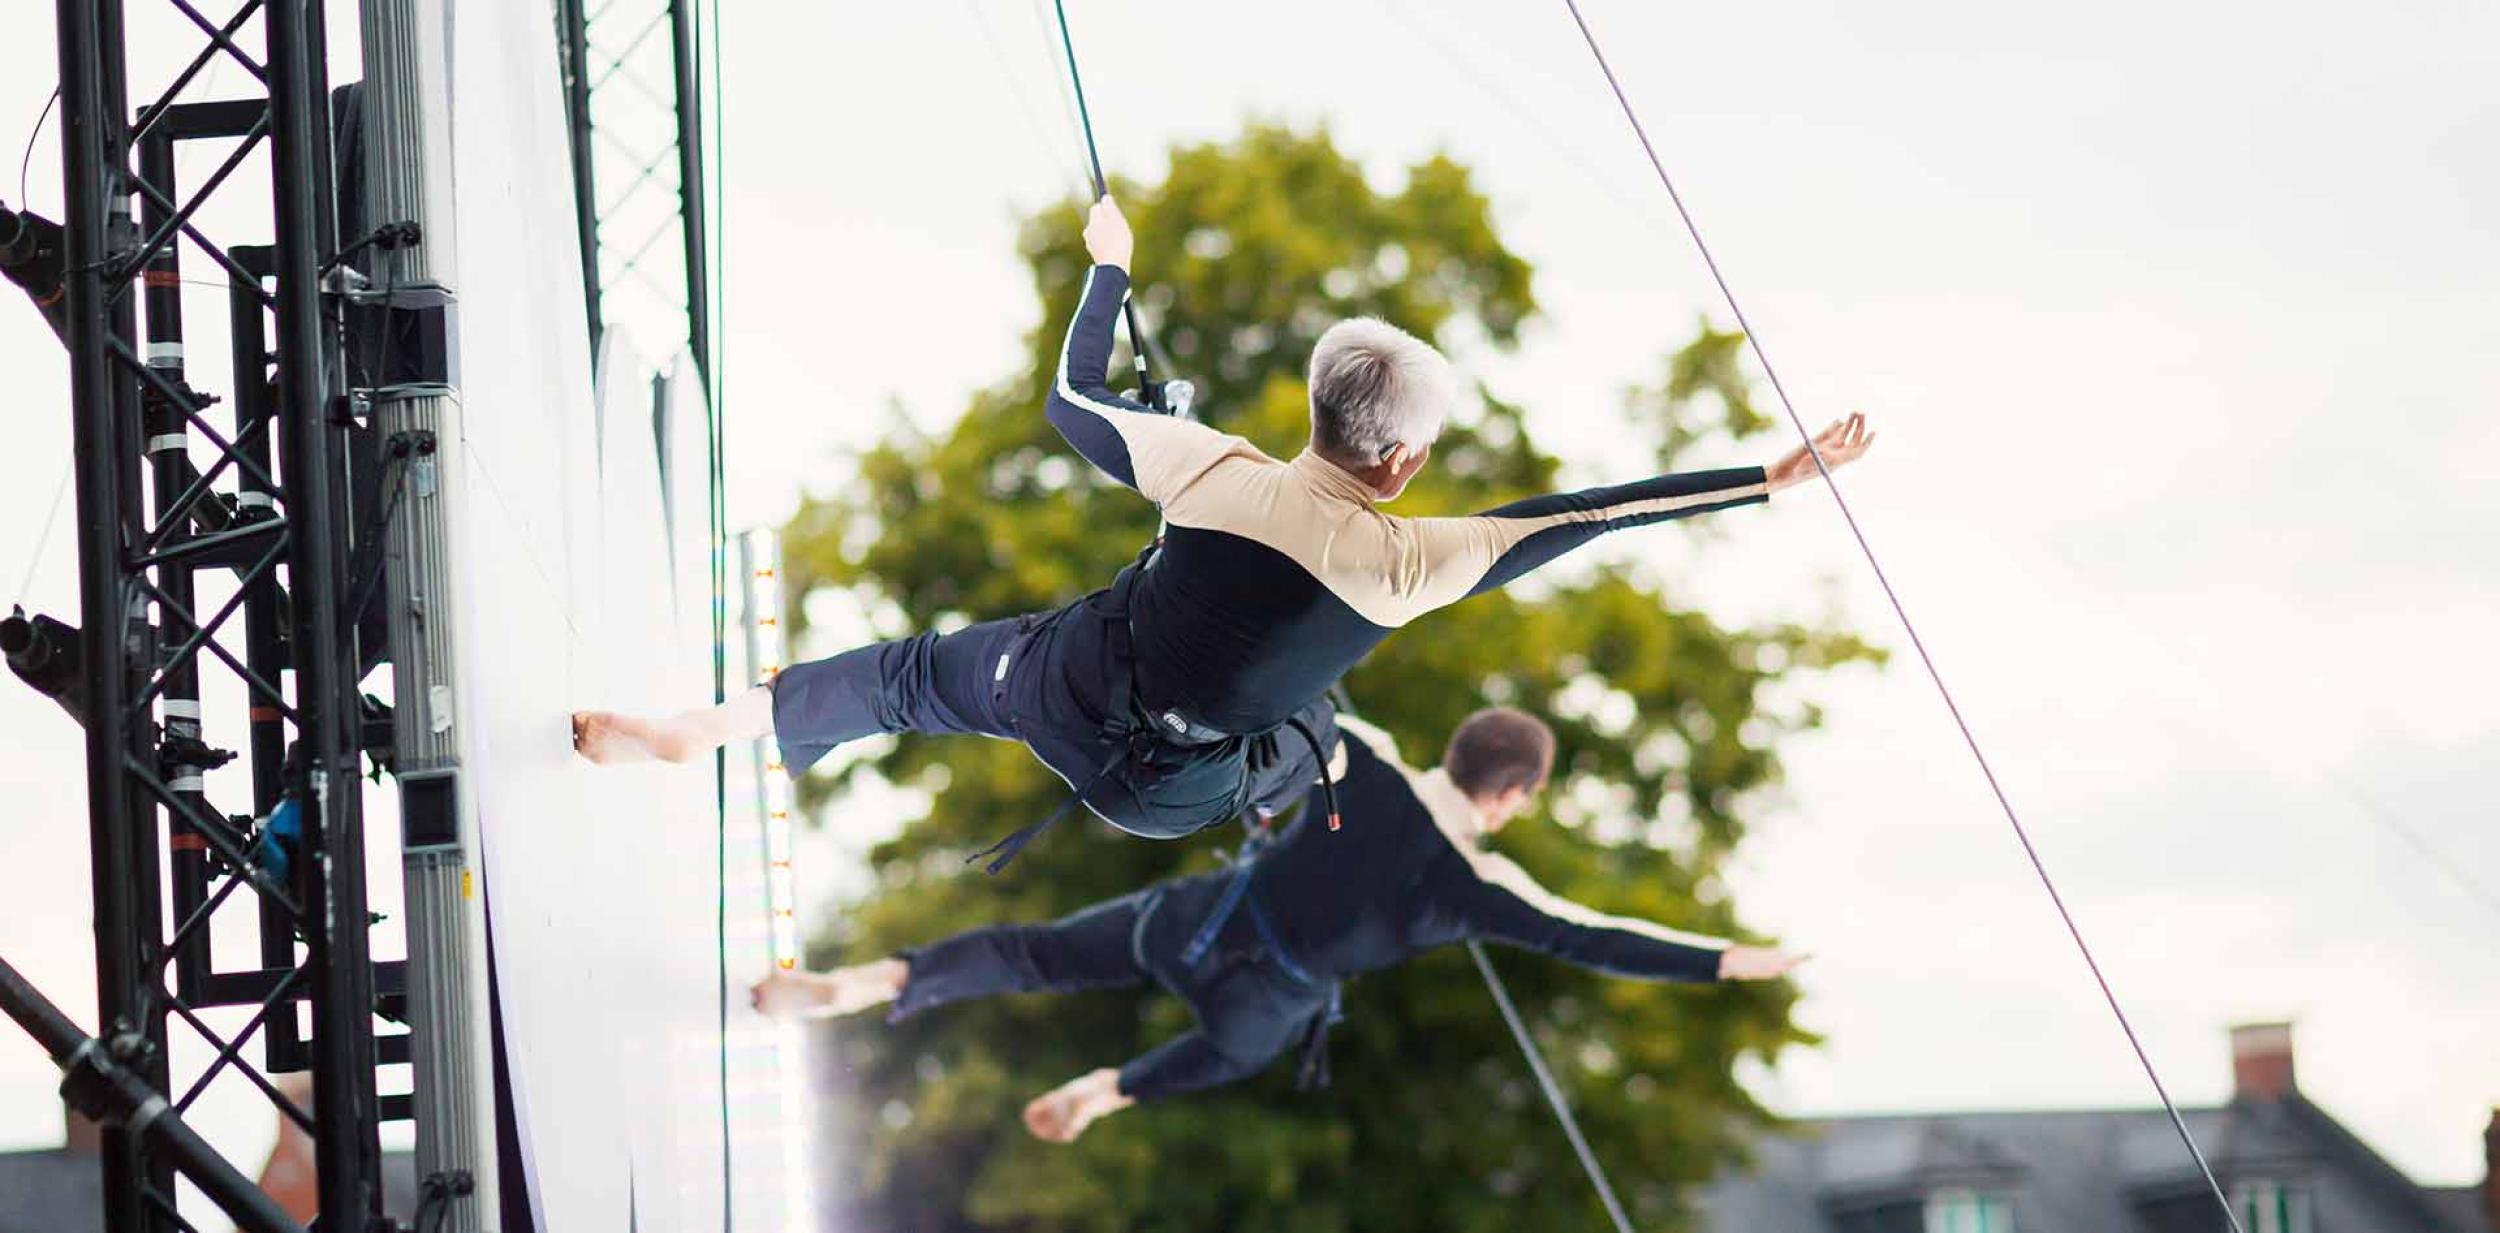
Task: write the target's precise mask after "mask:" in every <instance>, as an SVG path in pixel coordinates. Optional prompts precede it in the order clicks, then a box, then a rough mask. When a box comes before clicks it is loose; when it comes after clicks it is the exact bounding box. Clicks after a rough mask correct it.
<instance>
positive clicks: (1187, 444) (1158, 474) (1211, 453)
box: [1045, 197, 1228, 504]
mask: <svg viewBox="0 0 2500 1233" xmlns="http://www.w3.org/2000/svg"><path fill="white" fill-rule="evenodd" d="M1085 243H1086V249H1087V251H1088V252H1089V253H1090V254H1091V255H1092V256H1093V258H1094V262H1095V264H1094V268H1093V269H1091V270H1088V271H1086V274H1085V288H1084V290H1083V291H1081V292H1079V293H1078V295H1077V305H1076V316H1075V317H1074V318H1073V319H1071V320H1070V321H1069V322H1068V333H1067V337H1066V338H1065V339H1064V340H1062V342H1061V343H1060V347H1059V365H1058V368H1057V370H1056V371H1054V372H1053V373H1052V375H1051V383H1050V394H1049V396H1048V399H1047V401H1046V404H1045V412H1046V414H1048V415H1049V417H1050V423H1051V426H1052V427H1054V428H1057V429H1058V430H1059V435H1060V436H1062V437H1064V438H1066V439H1067V442H1068V444H1069V445H1072V446H1074V447H1076V452H1077V453H1079V454H1082V455H1084V456H1085V460H1086V461H1087V462H1090V463H1092V464H1094V465H1095V466H1096V467H1099V468H1101V469H1102V472H1103V473H1104V474H1106V475H1109V476H1110V477H1111V478H1113V479H1116V480H1118V481H1120V482H1121V483H1123V484H1126V485H1128V486H1129V487H1131V488H1134V489H1136V490H1137V491H1139V492H1140V493H1143V494H1145V496H1146V498H1147V499H1148V500H1150V501H1154V502H1156V503H1158V504H1160V503H1161V502H1162V501H1164V500H1165V499H1166V498H1167V497H1169V496H1170V495H1171V494H1172V493H1173V492H1174V491H1176V490H1177V489H1178V488H1179V486H1180V485H1181V484H1182V483H1183V482H1185V481H1186V480H1187V479H1188V478H1189V477H1190V476H1193V475H1195V474H1196V473H1197V471H1199V470H1202V469H1204V467H1205V466H1206V465H1207V464H1208V463H1209V462H1212V461H1213V460H1214V459H1215V458H1218V457H1221V456H1222V454H1223V452H1224V449H1225V447H1226V445H1227V443H1228V439H1227V438H1226V437H1225V436H1224V435H1223V434H1221V433H1218V432H1216V431H1215V430H1213V429H1211V428H1207V427H1204V426H1202V425H1198V424H1193V423H1190V422H1188V421H1186V420H1182V419H1178V418H1175V417H1173V416H1169V415H1165V414H1163V413H1161V412H1159V411H1156V410H1155V409H1154V408H1152V407H1149V406H1147V405H1146V404H1144V403H1141V402H1135V401H1132V400H1130V399H1126V398H1122V397H1120V396H1119V395H1118V394H1115V393H1113V392H1112V390H1111V384H1110V368H1111V340H1112V334H1113V332H1114V330H1115V329H1116V328H1117V327H1118V325H1119V321H1120V306H1121V304H1123V303H1124V302H1126V301H1127V299H1128V291H1129V276H1128V262H1129V252H1130V242H1129V236H1128V224H1127V222H1126V221H1125V220H1122V219H1121V218H1120V210H1119V207H1118V206H1116V205H1114V204H1112V201H1111V199H1110V198H1108V197H1105V198H1103V199H1102V200H1101V201H1098V202H1096V203H1095V204H1094V212H1093V220H1092V221H1091V222H1090V223H1088V224H1087V226H1086V228H1085Z"/></svg>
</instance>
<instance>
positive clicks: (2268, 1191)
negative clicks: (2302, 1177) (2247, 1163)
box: [2231, 1180, 2316, 1233]
mask: <svg viewBox="0 0 2500 1233" xmlns="http://www.w3.org/2000/svg"><path fill="white" fill-rule="evenodd" d="M2231 1206H2232V1208H2233V1209H2234V1210H2236V1211H2238V1212H2239V1214H2240V1227H2241V1228H2243V1229H2245V1230H2247V1233H2316V1226H2315V1225H2314V1224H2312V1223H2311V1220H2310V1214H2309V1190H2308V1188H2307V1187H2304V1186H2297V1185H2293V1184H2291V1183H2289V1182H2280V1181H2265V1180H2260V1181H2250V1182H2241V1183H2239V1184H2238V1185H2235V1186H2233V1187H2231Z"/></svg>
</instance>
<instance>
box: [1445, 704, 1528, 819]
mask: <svg viewBox="0 0 2500 1233" xmlns="http://www.w3.org/2000/svg"><path fill="white" fill-rule="evenodd" d="M1441 769H1442V770H1443V771H1445V772H1447V773H1448V774H1449V777H1450V782H1451V783H1454V784H1457V785H1458V790H1459V791H1461V792H1464V793H1466V794H1467V795H1468V797H1469V798H1470V799H1477V798H1482V797H1487V796H1498V795H1500V794H1502V793H1503V792H1506V791H1508V790H1510V789H1512V788H1526V789H1528V790H1530V791H1534V790H1536V789H1537V788H1539V787H1541V786H1543V785H1544V783H1545V777H1546V776H1547V775H1548V774H1550V773H1552V771H1553V769H1554V730H1553V729H1552V728H1549V727H1546V726H1545V721H1544V720H1542V719H1539V718H1537V717H1536V716H1534V715H1531V714H1529V713H1527V712H1526V711H1522V710H1519V709H1518V708H1516V707H1507V706H1489V707H1486V708H1485V709H1483V710H1481V711H1478V712H1476V713H1475V714H1473V715H1470V716H1468V717H1467V720H1466V722H1465V723H1462V724H1460V725H1458V731H1456V732H1453V733H1451V734H1450V743H1449V746H1448V747H1447V748H1446V749H1443V750H1442V751H1441Z"/></svg>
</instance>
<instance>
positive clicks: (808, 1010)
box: [747, 959, 911, 1019]
mask: <svg viewBox="0 0 2500 1233" xmlns="http://www.w3.org/2000/svg"><path fill="white" fill-rule="evenodd" d="M910 978H911V965H909V964H907V963H905V962H904V961H902V960H900V959H879V960H877V961H875V962H873V963H855V964H852V965H851V966H849V967H847V968H836V969H834V970H833V971H831V972H784V971H776V972H774V973H773V974H772V975H770V976H767V977H765V978H764V979H763V980H760V981H757V982H756V984H755V988H754V989H753V990H751V991H749V993H748V994H747V1001H748V1002H749V1003H750V1004H751V1005H753V1006H754V1007H755V1009H756V1010H758V1011H760V1012H762V1013H764V1014H767V1015H770V1016H772V1017H773V1018H775V1019H794V1018H811V1019H812V1018H824V1017H828V1016H833V1015H851V1014H857V1013H859V1012H860V1011H863V1010H866V1009H868V1008H869V1007H871V1006H883V1005H884V1004H886V1003H887V1002H891V1001H893V1000H894V999H895V998H897V997H899V996H901V995H902V992H903V984H904V982H905V981H907V980H909V979H910Z"/></svg>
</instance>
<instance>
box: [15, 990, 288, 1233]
mask: <svg viewBox="0 0 2500 1233" xmlns="http://www.w3.org/2000/svg"><path fill="white" fill-rule="evenodd" d="M0 1012H6V1013H7V1014H8V1016H9V1017H10V1018H12V1019H15V1020H17V1024H18V1026H19V1027H22V1028H24V1029H26V1034H27V1035H29V1036H32V1037H34V1038H35V1041H36V1043H37V1044H40V1045H42V1046H43V1051H44V1052H45V1053H46V1054H48V1055H50V1056H51V1058H52V1061H53V1063H54V1064H55V1065H58V1066H59V1067H60V1068H61V1070H62V1072H63V1073H64V1076H65V1077H64V1078H63V1080H62V1082H61V1094H62V1096H63V1097H64V1098H65V1099H66V1100H67V1101H68V1102H69V1104H70V1106H71V1107H72V1108H75V1109H77V1110H78V1111H79V1112H80V1113H82V1114H84V1115H86V1116H88V1117H92V1118H94V1119H95V1120H96V1121H97V1122H98V1123H100V1124H101V1125H103V1126H104V1127H106V1132H107V1133H108V1134H120V1135H128V1136H132V1137H137V1136H142V1135H144V1136H146V1137H147V1138H148V1139H149V1140H150V1141H151V1142H152V1143H153V1145H154V1146H156V1147H157V1148H159V1149H161V1154H162V1155H163V1156H164V1158H165V1159H166V1160H167V1161H169V1162H173V1163H178V1164H179V1165H180V1166H181V1168H182V1173H183V1175H184V1176H185V1177H188V1178H190V1179H191V1181H192V1183H193V1184H195V1185H197V1186H198V1187H199V1188H200V1191H201V1192H202V1193H203V1194H206V1195H207V1196H208V1197H209V1199H210V1200H211V1201H213V1202H215V1203H216V1204H217V1206H218V1207H220V1208H222V1209H224V1210H225V1212H226V1214H227V1215H229V1216H232V1217H234V1221H235V1223H236V1225H238V1226H240V1227H241V1228H243V1229H246V1230H249V1231H250V1233H303V1229H302V1228H301V1227H300V1226H298V1225H297V1224H296V1223H295V1222H294V1221H293V1220H290V1219H288V1218H287V1214H286V1212H284V1211H283V1210H281V1209H280V1208H279V1207H278V1205H277V1203H276V1202H274V1201H273V1200H271V1199H270V1197H269V1196H268V1195H266V1194H263V1193H261V1190H260V1187H258V1186H255V1185H253V1184H252V1182H251V1179H249V1178H246V1177H244V1176H243V1175H242V1174H241V1173H238V1172H236V1171H235V1168H234V1166H233V1165H230V1164H227V1163H226V1159H225V1157H223V1156H220V1155H218V1154H217V1149H215V1148H213V1147H210V1146H209V1145H208V1144H207V1143H206V1142H205V1141H203V1140H202V1139H201V1138H200V1137H199V1136H198V1135H197V1134H195V1133H193V1132H192V1130H191V1128H190V1127H189V1126H188V1125H186V1124H184V1122H183V1120H182V1116H181V1115H180V1114H178V1113H176V1112H174V1111H173V1110H172V1108H170V1107H169V1106H168V1105H167V1104H166V1101H165V1097H164V1094H163V1093H162V1092H159V1091H157V1090H156V1089H154V1088H151V1087H149V1086H148V1085H147V1081H146V1080H144V1079H142V1078H140V1077H139V1076H138V1075H136V1074H133V1073H132V1072H131V1071H130V1070H128V1069H127V1068H125V1067H123V1066H122V1065H121V1064H120V1063H119V1062H117V1061H115V1060H114V1058H113V1056H112V1051H111V1050H110V1049H109V1048H108V1047H106V1045H105V1043H104V1042H102V1041H98V1040H95V1039H93V1038H90V1037H89V1036H88V1035H87V1034H86V1033H84V1032H81V1031H79V1030H78V1025H77V1024H75V1023H72V1022H71V1021H70V1018H69V1016H67V1015H64V1014H62V1013H61V1008H60V1007H58V1006H55V1005H53V1004H52V1000H51V999H49V998H47V997H45V996H43V994H42V992H41V991H39V990H37V989H36V988H35V987H34V986H33V985H30V984H28V983H26V979H25V978H24V977H23V976H20V975H18V971H17V969H16V968H14V967H11V966H9V963H8V961H7V960H5V959H0ZM111 1197H112V1195H111V1191H110V1189H109V1188H108V1189H107V1191H106V1199H107V1202H108V1203H109V1202H110V1201H111ZM133 1197H134V1198H135V1197H136V1196H135V1194H134V1196H133Z"/></svg>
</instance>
